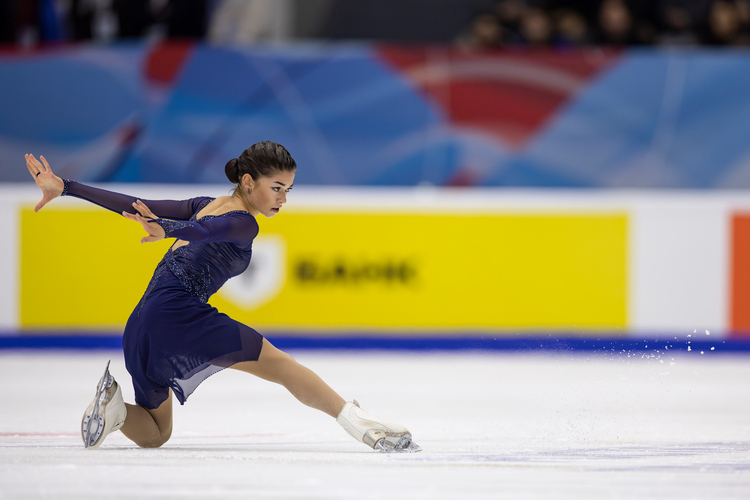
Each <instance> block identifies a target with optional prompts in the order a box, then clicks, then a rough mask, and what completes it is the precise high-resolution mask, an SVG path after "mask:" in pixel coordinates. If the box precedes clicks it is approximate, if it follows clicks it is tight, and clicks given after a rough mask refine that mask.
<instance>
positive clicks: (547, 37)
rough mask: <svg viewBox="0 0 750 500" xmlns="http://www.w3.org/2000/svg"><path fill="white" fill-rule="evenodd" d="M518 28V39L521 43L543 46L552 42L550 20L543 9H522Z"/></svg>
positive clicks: (530, 45)
mask: <svg viewBox="0 0 750 500" xmlns="http://www.w3.org/2000/svg"><path fill="white" fill-rule="evenodd" d="M518 30H519V33H518V35H519V39H518V41H519V42H520V43H521V44H523V45H527V46H529V47H544V46H547V45H550V44H551V42H552V34H553V32H552V20H551V19H550V16H549V14H547V12H546V11H545V10H543V9H540V8H538V7H532V8H527V9H525V10H524V11H523V14H522V16H521V23H520V25H519V27H518Z"/></svg>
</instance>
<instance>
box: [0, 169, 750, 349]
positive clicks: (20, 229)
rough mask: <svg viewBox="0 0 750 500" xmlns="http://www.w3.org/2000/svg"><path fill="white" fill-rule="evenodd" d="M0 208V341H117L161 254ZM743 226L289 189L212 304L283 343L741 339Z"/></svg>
mask: <svg viewBox="0 0 750 500" xmlns="http://www.w3.org/2000/svg"><path fill="white" fill-rule="evenodd" d="M105 187H108V188H111V189H115V190H120V191H125V192H128V193H132V194H136V195H139V196H140V197H142V198H145V199H164V198H178V199H179V198H186V197H190V196H194V195H197V194H209V195H214V196H218V195H222V194H225V193H226V191H227V189H226V186H217V185H205V186H200V185H191V186H186V187H182V188H175V187H173V186H165V185H133V184H128V185H107V186H105ZM1 194H2V200H3V202H2V203H3V209H4V210H3V212H4V213H6V214H8V216H7V217H5V218H4V220H3V222H2V224H3V227H2V228H1V229H2V231H3V233H4V234H7V235H10V237H8V238H5V239H3V241H2V243H1V245H2V246H1V247H0V248H2V265H1V266H0V276H2V277H3V279H4V282H5V283H7V286H5V287H3V291H2V293H3V296H2V297H1V299H2V300H0V304H2V309H0V313H1V314H0V325H2V328H3V330H4V331H5V333H6V334H11V335H15V334H20V335H39V334H44V335H47V334H52V335H71V334H80V333H86V332H87V333H89V334H102V333H104V334H114V335H116V334H118V333H119V332H120V331H121V329H122V327H123V325H124V323H125V321H126V319H127V316H128V314H129V313H130V312H131V311H132V309H133V308H134V306H135V305H136V304H137V302H138V299H139V297H140V295H141V294H142V292H143V290H145V288H146V286H147V284H148V280H149V278H150V275H151V272H152V271H153V269H154V267H155V266H156V264H157V262H158V261H159V259H160V258H161V255H162V254H163V253H164V252H165V251H166V250H167V248H168V245H169V243H168V242H159V243H156V244H146V245H141V244H140V242H139V240H140V236H141V229H140V227H138V226H137V225H136V224H133V223H130V222H129V221H127V220H125V219H124V218H122V217H119V216H118V215H116V214H114V213H111V212H108V211H106V210H103V209H101V208H98V207H95V206H93V205H90V204H87V203H85V202H82V201H80V200H76V199H72V198H70V199H60V200H55V202H54V203H52V204H50V205H49V206H47V207H45V208H44V209H43V210H42V211H40V212H39V213H34V211H33V207H34V205H35V203H36V202H37V201H38V193H37V192H36V188H35V187H34V186H33V185H32V186H23V185H14V186H9V185H5V186H3V187H2V189H1ZM747 212H750V196H744V195H742V194H732V193H726V192H724V193H718V192H687V191H683V192H674V191H671V192H653V191H649V192H632V191H631V192H625V191H590V190H567V191H560V190H555V191H544V190H502V189H469V190H462V189H446V188H403V189H394V188H339V189H334V188H316V187H305V186H300V187H295V190H294V192H293V193H292V195H291V196H290V202H289V204H288V205H287V206H286V207H284V209H283V210H282V212H281V213H280V214H279V215H278V216H277V217H274V218H273V219H264V218H262V217H261V218H260V220H259V223H260V225H261V235H260V236H259V237H258V239H257V241H256V244H255V247H254V252H255V255H254V265H253V266H251V267H250V268H249V269H248V272H246V273H245V274H243V275H241V276H239V277H237V278H235V279H233V280H230V282H228V283H227V284H226V285H225V287H224V288H223V289H222V290H221V291H220V292H219V293H218V294H216V295H215V296H214V297H212V298H211V300H210V303H211V304H212V305H214V306H216V307H218V308H219V309H220V310H222V311H224V312H227V313H228V314H230V315H232V316H233V317H236V318H237V319H238V320H241V321H243V322H246V323H248V324H250V325H252V326H254V327H256V328H258V329H259V330H260V331H262V332H267V334H269V335H273V334H276V335H282V336H299V337H313V338H314V337H317V336H322V337H330V336H334V337H335V336H342V337H352V336H355V337H356V336H386V337H402V336H407V337H430V338H432V337H447V338H453V337H476V336H488V335H489V336H500V337H509V338H513V337H518V336H519V335H520V336H539V335H548V336H549V335H551V336H559V337H570V336H576V337H581V338H591V339H594V338H601V337H609V338H615V337H628V338H643V339H648V338H652V337H654V336H660V337H662V338H671V337H677V338H679V339H685V338H688V336H691V337H692V336H700V338H701V339H703V340H706V337H707V336H708V335H709V334H710V336H711V338H712V339H720V338H721V339H742V338H743V337H746V336H747V335H748V331H749V330H750V328H748V324H747V320H746V318H747V313H746V312H745V304H747V301H748V294H747V292H746V290H747V288H748V285H749V284H750V281H749V280H750V277H749V276H748V274H747V272H746V270H745V268H746V267H747V266H746V265H745V264H744V261H745V258H744V257H743V255H746V253H744V254H743V253H742V252H743V250H744V249H746V246H747V243H746V241H747V229H745V227H746V226H745V224H746V223H747V215H746V213H747ZM693 338H694V337H693Z"/></svg>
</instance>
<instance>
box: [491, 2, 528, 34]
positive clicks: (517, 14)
mask: <svg viewBox="0 0 750 500" xmlns="http://www.w3.org/2000/svg"><path fill="white" fill-rule="evenodd" d="M526 8H527V7H526V3H524V2H523V1H522V0H500V1H499V2H498V3H497V6H496V8H495V11H496V13H497V19H498V21H499V23H500V27H501V28H502V31H503V33H504V37H505V38H506V39H509V40H511V39H516V38H518V36H519V33H520V31H521V18H522V17H523V15H524V13H525V12H526Z"/></svg>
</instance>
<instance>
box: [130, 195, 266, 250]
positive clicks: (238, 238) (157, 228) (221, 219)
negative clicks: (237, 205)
mask: <svg viewBox="0 0 750 500" xmlns="http://www.w3.org/2000/svg"><path fill="white" fill-rule="evenodd" d="M133 206H134V207H135V209H136V213H135V214H130V213H127V212H123V214H122V215H123V216H124V217H126V218H127V219H130V220H132V221H135V222H139V223H140V224H141V225H142V226H143V229H145V230H146V232H147V233H148V236H144V237H143V238H142V239H141V243H148V242H152V241H159V240H161V239H162V238H176V239H178V240H183V241H200V242H210V241H228V242H230V243H235V244H237V245H239V246H242V247H247V246H249V245H250V244H251V243H252V242H253V239H254V238H255V237H256V236H257V235H258V223H257V222H256V221H255V217H253V216H252V215H250V214H249V213H247V212H244V211H234V212H229V213H225V214H221V215H208V216H205V217H201V218H200V219H198V220H197V221H195V222H194V221H184V220H171V219H164V218H159V217H157V216H156V215H154V214H153V212H151V210H150V209H149V207H148V206H146V204H145V203H144V202H142V201H141V200H138V201H136V202H135V203H134V204H133Z"/></svg>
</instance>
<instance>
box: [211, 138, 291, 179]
mask: <svg viewBox="0 0 750 500" xmlns="http://www.w3.org/2000/svg"><path fill="white" fill-rule="evenodd" d="M296 170H297V164H296V163H295V161H294V159H293V158H292V155H290V154H289V151H287V150H286V148H285V147H284V146H282V145H281V144H277V143H275V142H271V141H263V142H256V143H255V144H253V145H252V146H250V147H249V148H247V149H246V150H245V151H243V152H242V154H241V155H240V156H239V157H238V158H232V159H231V160H229V161H228V162H227V164H226V166H225V167H224V173H225V174H227V179H229V181H230V182H232V183H234V184H239V183H240V182H241V181H242V178H243V177H244V176H245V174H250V177H252V178H253V181H254V182H258V180H259V179H260V178H261V177H270V176H272V175H274V174H275V173H277V172H294V171H296Z"/></svg>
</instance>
